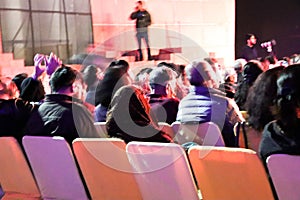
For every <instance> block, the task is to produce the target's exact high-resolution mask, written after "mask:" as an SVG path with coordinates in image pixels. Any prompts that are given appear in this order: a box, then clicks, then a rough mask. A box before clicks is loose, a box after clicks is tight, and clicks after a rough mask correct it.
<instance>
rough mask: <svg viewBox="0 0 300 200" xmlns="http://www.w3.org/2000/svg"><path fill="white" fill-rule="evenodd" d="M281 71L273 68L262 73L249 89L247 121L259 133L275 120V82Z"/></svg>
mask: <svg viewBox="0 0 300 200" xmlns="http://www.w3.org/2000/svg"><path fill="white" fill-rule="evenodd" d="M283 69H284V67H275V68H273V69H269V70H267V71H265V72H263V73H262V74H260V75H259V76H258V78H257V79H256V81H255V82H254V84H253V86H252V87H251V88H250V89H249V93H248V97H247V100H246V104H245V108H246V111H247V114H248V119H247V121H248V123H249V125H251V126H252V127H253V128H255V129H256V130H257V131H260V132H261V131H262V130H263V128H264V127H265V125H266V124H267V123H268V122H270V121H272V120H274V119H275V116H274V106H275V104H274V101H275V99H276V93H277V85H276V81H277V78H278V77H279V75H280V73H281V72H282V70H283Z"/></svg>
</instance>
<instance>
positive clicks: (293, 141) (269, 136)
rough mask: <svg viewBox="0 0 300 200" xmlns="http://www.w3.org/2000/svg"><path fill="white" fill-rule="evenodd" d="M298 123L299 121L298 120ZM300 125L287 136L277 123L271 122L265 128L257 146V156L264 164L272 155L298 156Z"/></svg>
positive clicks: (299, 150)
mask: <svg viewBox="0 0 300 200" xmlns="http://www.w3.org/2000/svg"><path fill="white" fill-rule="evenodd" d="M299 123H300V120H299ZM299 128H300V125H299V124H298V128H295V129H296V130H295V134H288V133H286V131H284V129H283V128H282V125H281V123H280V122H279V121H272V122H270V123H268V124H267V125H266V126H265V129H264V131H263V135H262V139H261V142H260V146H259V154H260V157H261V158H262V160H263V161H264V163H266V159H267V157H268V156H270V155H272V154H280V153H282V154H292V155H300V134H299Z"/></svg>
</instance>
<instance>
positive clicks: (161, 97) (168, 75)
mask: <svg viewBox="0 0 300 200" xmlns="http://www.w3.org/2000/svg"><path fill="white" fill-rule="evenodd" d="M173 73H175V72H174V71H173V70H171V69H169V68H168V67H158V68H155V69H153V70H152V71H151V72H150V75H149V83H150V87H151V94H150V95H149V97H150V102H149V103H150V106H151V111H152V112H153V114H154V115H155V117H156V118H157V120H158V121H159V122H167V123H168V124H172V123H173V122H174V121H176V115H177V111H178V104H179V99H177V98H173V97H171V95H170V93H173V92H168V89H169V90H170V89H171V87H170V82H171V81H172V79H173V81H175V75H174V74H173ZM173 77H174V78H173Z"/></svg>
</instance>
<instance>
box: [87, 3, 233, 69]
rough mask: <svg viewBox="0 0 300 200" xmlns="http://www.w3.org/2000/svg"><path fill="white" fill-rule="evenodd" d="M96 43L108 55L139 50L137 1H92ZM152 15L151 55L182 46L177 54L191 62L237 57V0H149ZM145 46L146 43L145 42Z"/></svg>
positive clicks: (148, 4)
mask: <svg viewBox="0 0 300 200" xmlns="http://www.w3.org/2000/svg"><path fill="white" fill-rule="evenodd" d="M91 7H92V15H93V32H94V42H95V44H96V46H98V51H102V50H105V51H106V54H112V55H107V56H116V57H118V56H120V55H122V53H123V52H124V51H129V50H135V49H137V43H136V40H135V25H134V23H135V22H134V21H131V20H130V19H129V15H130V13H131V12H132V11H133V10H134V7H135V0H109V1H108V0H91ZM145 7H146V9H147V10H148V11H149V12H150V14H151V16H152V22H153V24H152V25H151V26H150V36H149V37H150V45H151V48H152V49H153V50H152V52H153V53H152V54H155V53H158V51H159V49H162V48H177V47H182V54H178V57H181V59H182V60H184V61H187V62H188V61H190V60H193V59H197V58H199V57H202V56H208V54H209V53H212V54H214V55H215V57H216V58H220V61H223V63H224V64H225V65H227V66H229V65H231V64H232V63H233V60H234V41H235V1H234V0H148V1H145ZM143 47H144V48H145V44H144V43H143Z"/></svg>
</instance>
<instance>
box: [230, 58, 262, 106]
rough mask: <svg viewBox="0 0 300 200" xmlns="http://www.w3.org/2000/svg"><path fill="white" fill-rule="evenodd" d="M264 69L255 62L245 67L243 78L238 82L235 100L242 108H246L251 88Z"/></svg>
mask: <svg viewBox="0 0 300 200" xmlns="http://www.w3.org/2000/svg"><path fill="white" fill-rule="evenodd" d="M262 72H263V71H262V69H261V68H260V67H259V65H258V64H257V63H255V62H252V61H251V62H248V63H247V64H246V65H245V66H244V69H243V73H242V75H243V80H242V81H241V82H239V83H238V86H237V89H236V93H235V96H234V100H235V102H236V104H237V105H238V106H239V108H240V110H245V102H246V99H247V95H248V91H249V88H250V87H251V86H252V85H253V83H254V81H255V80H256V78H257V77H258V75H260V74H261V73H262Z"/></svg>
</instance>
